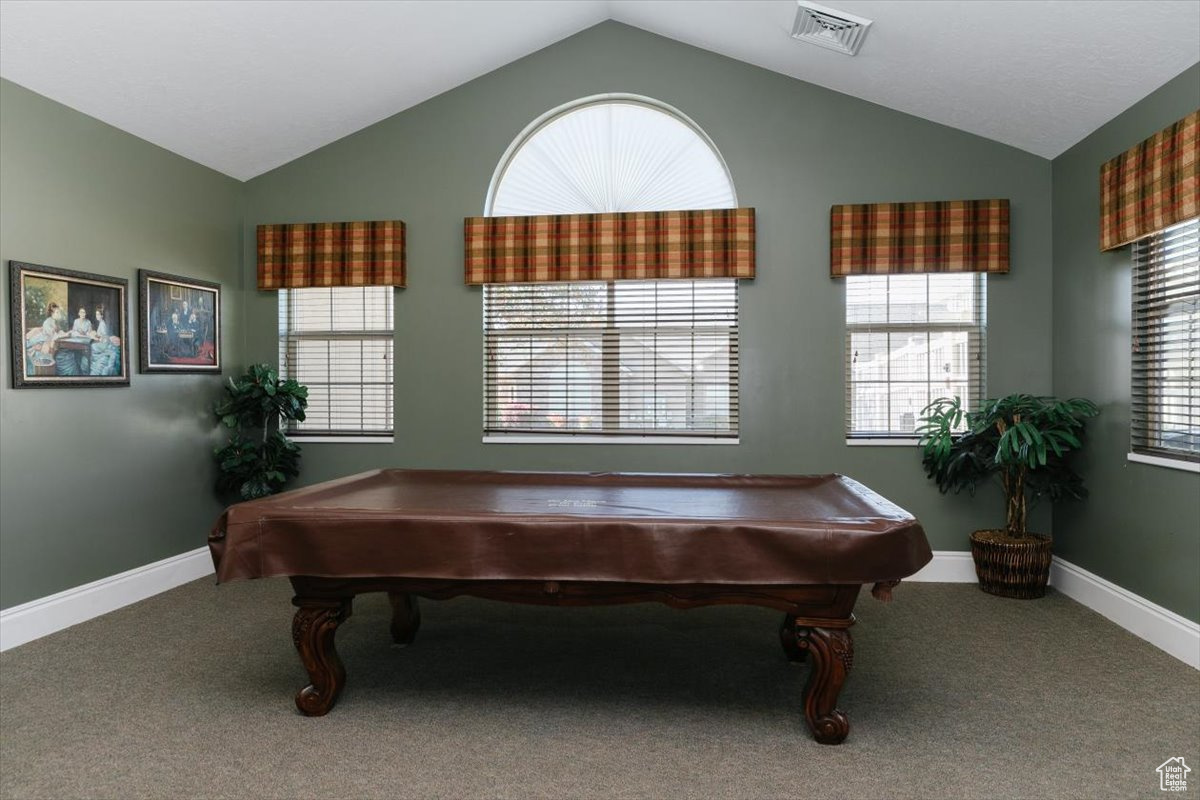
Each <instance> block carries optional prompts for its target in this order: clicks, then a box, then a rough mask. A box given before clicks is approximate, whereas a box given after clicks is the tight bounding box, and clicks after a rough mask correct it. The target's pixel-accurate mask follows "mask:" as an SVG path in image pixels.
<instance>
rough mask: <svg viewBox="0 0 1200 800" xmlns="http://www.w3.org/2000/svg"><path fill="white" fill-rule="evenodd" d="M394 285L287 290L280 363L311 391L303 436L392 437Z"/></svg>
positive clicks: (282, 300) (300, 426) (298, 429)
mask: <svg viewBox="0 0 1200 800" xmlns="http://www.w3.org/2000/svg"><path fill="white" fill-rule="evenodd" d="M392 293H393V290H392V287H390V286H355V287H334V288H320V289H283V290H280V292H279V365H280V372H281V374H282V375H283V376H285V377H289V378H295V379H296V380H298V381H299V382H300V383H302V384H304V385H305V386H307V387H308V410H307V412H306V419H305V420H304V421H303V422H299V423H296V424H295V425H294V427H293V428H292V429H291V431H290V433H291V434H293V435H299V436H305V435H308V436H391V435H392V406H393V396H392V392H393V387H392V327H393V321H392V320H393V317H392Z"/></svg>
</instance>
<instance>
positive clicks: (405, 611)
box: [388, 592, 421, 644]
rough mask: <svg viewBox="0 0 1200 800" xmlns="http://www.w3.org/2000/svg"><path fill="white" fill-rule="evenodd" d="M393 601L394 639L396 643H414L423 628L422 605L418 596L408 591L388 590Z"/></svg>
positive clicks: (389, 597)
mask: <svg viewBox="0 0 1200 800" xmlns="http://www.w3.org/2000/svg"><path fill="white" fill-rule="evenodd" d="M388 600H390V601H391V602H392V641H393V642H395V643H396V644H412V642H413V639H414V638H416V635H417V631H418V630H420V628H421V607H420V606H419V605H417V596H416V595H415V594H409V593H408V592H388Z"/></svg>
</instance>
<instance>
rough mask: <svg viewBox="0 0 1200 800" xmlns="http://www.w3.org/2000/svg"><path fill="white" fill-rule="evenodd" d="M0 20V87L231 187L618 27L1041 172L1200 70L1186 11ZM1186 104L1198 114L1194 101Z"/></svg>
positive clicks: (117, 7) (863, 9)
mask: <svg viewBox="0 0 1200 800" xmlns="http://www.w3.org/2000/svg"><path fill="white" fill-rule="evenodd" d="M825 4H826V5H830V6H833V7H835V8H837V9H840V10H843V11H847V12H850V13H852V14H857V15H859V16H865V17H868V18H870V19H873V20H875V24H874V25H873V26H872V27H871V29H870V32H869V34H868V36H867V38H866V42H865V44H864V45H863V48H862V51H861V52H860V53H859V55H858V56H856V57H854V58H850V57H847V56H844V55H841V54H840V53H835V52H832V51H829V50H823V49H821V48H817V47H813V46H811V45H806V44H801V43H799V42H795V41H793V40H792V39H791V38H790V36H789V32H790V30H791V23H792V20H793V18H794V16H795V8H796V6H795V3H794V2H792V0H712V1H710V2H696V1H694V0H693V1H690V2H680V1H679V0H610V1H608V2H606V1H605V0H569V1H568V0H453V1H451V0H442V1H441V2H432V1H428V0H427V1H425V2H420V1H412V2H360V1H359V0H344V1H343V2H325V1H323V0H321V1H310V2H290V3H288V4H287V5H286V6H284V5H283V4H282V3H280V2H273V1H271V0H242V1H241V2H235V1H233V0H205V1H201V2H193V1H185V0H177V1H176V2H141V1H139V0H111V1H110V0H104V1H102V2H77V1H71V2H58V1H47V0H2V2H0V75H2V76H3V77H5V78H7V79H9V80H11V81H13V82H15V83H18V84H21V85H22V86H25V87H27V88H29V89H32V90H33V91H35V92H38V93H40V94H43V95H45V96H47V97H50V98H52V99H54V100H57V101H59V102H61V103H63V104H65V105H67V106H70V107H72V108H74V109H77V110H79V111H82V112H83V113H85V114H89V115H91V116H93V117H96V118H98V119H101V120H103V121H105V122H108V123H109V124H112V125H114V126H116V127H118V128H121V129H123V130H126V131H128V132H130V133H132V134H135V135H137V136H140V137H141V138H143V139H146V140H148V141H151V142H154V143H155V144H158V145H161V146H162V147H165V148H167V149H168V150H171V151H173V152H176V153H178V154H180V155H182V156H186V157H187V158H190V159H192V160H194V161H198V162H199V163H201V164H206V165H208V166H210V167H212V168H213V169H216V170H219V171H221V172H223V173H225V174H227V175H231V176H233V177H235V178H239V179H243V180H244V179H248V178H251V177H254V176H255V175H259V174H262V173H263V172H266V171H267V170H269V169H272V168H274V167H277V166H279V165H280V164H284V163H286V162H288V161H291V160H292V159H294V158H297V157H299V156H301V155H304V154H305V153H309V152H311V151H313V150H315V149H316V148H318V147H321V146H323V145H325V144H328V143H329V142H332V141H335V140H337V139H339V138H341V137H343V136H345V135H347V134H349V133H352V132H354V131H356V130H360V129H361V128H364V127H366V126H367V125H370V124H372V123H374V122H377V121H379V120H381V119H384V118H385V117H388V116H391V115H392V114H395V113H397V112H399V111H402V110H404V109H406V108H409V107H411V106H413V105H416V104H417V103H419V102H421V101H423V100H426V99H428V98H430V97H432V96H434V95H436V94H439V93H441V92H444V91H446V90H448V89H451V88H453V87H455V86H457V85H459V84H462V83H464V82H466V81H468V80H470V79H472V78H474V77H477V76H479V75H482V74H484V73H486V72H489V71H491V70H493V69H495V68H497V67H499V66H502V65H503V64H506V63H508V62H510V61H513V60H515V59H517V58H520V57H521V56H524V55H526V54H528V53H530V52H532V51H534V50H537V49H539V48H541V47H545V46H546V45H549V44H551V43H553V42H555V41H558V40H559V39H562V38H565V37H566V36H569V35H571V34H573V33H575V32H577V31H580V30H582V29H584V28H587V27H589V26H591V25H594V24H596V23H598V22H601V21H603V20H605V19H616V20H618V21H620V22H624V23H627V24H630V25H635V26H637V27H639V28H643V29H645V30H649V31H653V32H654V33H658V34H661V35H663V36H668V37H670V38H672V39H677V40H679V41H682V42H687V43H689V44H693V45H696V46H698V47H702V48H705V49H707V50H712V51H714V52H717V53H721V54H724V55H727V56H731V57H733V58H737V59H740V60H742V61H746V62H749V63H751V64H757V65H759V66H762V67H765V68H767V69H770V70H774V71H776V72H780V73H783V74H785V75H791V76H793V77H796V78H800V79H803V80H806V81H810V82H812V83H816V84H819V85H821V86H827V87H829V88H831V89H836V90H838V91H841V92H845V93H847V94H850V95H854V96H856V97H861V98H863V99H865V100H870V101H872V102H875V103H879V104H881V105H884V106H888V107H890V108H894V109H897V110H900V111H905V112H908V113H910V114H915V115H917V116H920V117H924V118H926V119H930V120H934V121H935V122H941V123H944V124H946V125H951V126H953V127H956V128H960V129H962V130H965V131H970V132H972V133H977V134H979V135H981V136H986V137H988V138H990V139H995V140H996V141H1000V142H1004V143H1006V144H1010V145H1013V146H1014V147H1018V148H1021V149H1022V150H1027V151H1029V152H1031V153H1035V154H1037V155H1040V156H1044V157H1047V158H1052V157H1054V156H1056V155H1058V154H1059V153H1061V152H1063V151H1064V150H1066V149H1067V148H1068V147H1070V146H1071V145H1073V144H1075V143H1076V142H1078V141H1079V140H1080V139H1082V138H1083V137H1084V136H1086V135H1087V134H1089V133H1091V132H1092V131H1093V130H1095V129H1096V128H1098V127H1099V126H1100V125H1102V124H1104V123H1105V122H1107V121H1108V120H1109V119H1111V118H1112V117H1114V116H1116V115H1117V114H1118V113H1120V112H1121V111H1124V110H1125V109H1126V108H1128V107H1129V106H1130V105H1132V104H1133V103H1135V102H1136V101H1137V100H1139V99H1141V98H1142V97H1144V96H1145V95H1147V94H1149V93H1150V92H1151V91H1153V90H1154V89H1156V88H1158V87H1159V86H1160V85H1162V84H1163V83H1164V82H1166V81H1167V80H1168V79H1170V78H1172V77H1174V76H1175V75H1177V74H1179V73H1180V72H1182V71H1183V70H1184V69H1186V68H1187V67H1189V66H1191V65H1192V64H1194V63H1196V62H1197V61H1200V0H1140V1H1139V2H1111V1H1109V0H1063V1H1061V2H1050V1H1048V0H1032V1H1030V0H974V1H973V2H946V1H945V0H826V3H825ZM1197 103H1198V105H1200V98H1197Z"/></svg>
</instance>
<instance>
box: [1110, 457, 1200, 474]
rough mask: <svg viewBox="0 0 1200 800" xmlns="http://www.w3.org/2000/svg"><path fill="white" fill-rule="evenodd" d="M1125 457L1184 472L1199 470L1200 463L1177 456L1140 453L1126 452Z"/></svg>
mask: <svg viewBox="0 0 1200 800" xmlns="http://www.w3.org/2000/svg"><path fill="white" fill-rule="evenodd" d="M1125 458H1126V459H1127V460H1129V461H1133V462H1134V463H1137V464H1150V465H1151V466H1155V467H1166V468H1167V469H1178V470H1183V471H1184V472H1200V464H1198V463H1196V462H1195V461H1184V460H1183V459H1178V458H1163V457H1162V456H1148V455H1144V454H1142V453H1127V454H1126V456H1125Z"/></svg>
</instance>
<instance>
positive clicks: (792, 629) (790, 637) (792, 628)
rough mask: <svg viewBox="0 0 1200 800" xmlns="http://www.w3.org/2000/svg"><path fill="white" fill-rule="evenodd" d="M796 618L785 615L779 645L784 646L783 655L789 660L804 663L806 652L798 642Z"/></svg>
mask: <svg viewBox="0 0 1200 800" xmlns="http://www.w3.org/2000/svg"><path fill="white" fill-rule="evenodd" d="M796 636H797V633H796V617H795V616H793V615H791V614H785V615H784V617H783V624H782V625H780V626H779V643H780V644H782V645H783V654H784V655H785V656H787V660H788V661H791V662H794V663H803V662H804V650H803V649H802V648H801V647H800V643H799V642H797V641H796Z"/></svg>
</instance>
